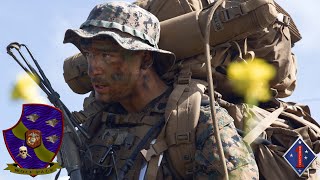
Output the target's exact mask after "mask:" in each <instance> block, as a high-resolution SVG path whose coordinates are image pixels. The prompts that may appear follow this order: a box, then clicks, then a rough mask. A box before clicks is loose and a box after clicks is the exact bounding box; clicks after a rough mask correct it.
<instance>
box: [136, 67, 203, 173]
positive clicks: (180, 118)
mask: <svg viewBox="0 0 320 180" xmlns="http://www.w3.org/2000/svg"><path fill="white" fill-rule="evenodd" d="M188 76H189V77H188ZM187 77H188V78H187ZM190 77H191V73H190V69H189V68H188V69H184V70H181V72H180V75H179V78H180V81H179V78H178V83H177V84H176V86H175V88H174V90H173V92H172V93H171V95H170V96H169V99H168V102H167V106H166V111H165V119H166V122H165V125H164V128H163V129H162V131H161V133H160V134H159V136H158V138H157V139H156V142H155V144H152V145H150V148H149V149H148V150H145V149H143V150H142V151H141V153H142V155H143V156H144V157H145V159H146V160H147V161H148V162H149V164H150V166H148V169H147V176H148V177H147V179H148V178H151V179H152V178H154V177H156V175H157V172H158V167H159V166H156V164H158V165H159V158H155V157H158V156H160V155H161V154H162V153H163V152H164V151H166V150H168V155H169V158H168V159H169V163H171V164H172V167H174V168H175V170H176V171H177V174H178V175H180V176H181V177H186V175H187V174H189V175H190V174H192V161H191V159H192V157H193V155H194V152H193V149H192V147H194V148H195V146H194V145H193V144H194V142H195V128H196V126H197V123H198V120H199V115H200V103H201V97H202V94H203V93H204V91H205V88H206V82H204V81H201V80H193V79H191V78H190ZM181 78H185V79H184V80H182V79H181ZM190 145H191V146H190ZM153 161H156V162H153ZM181 161H182V162H184V166H183V167H181ZM177 162H178V163H177Z"/></svg>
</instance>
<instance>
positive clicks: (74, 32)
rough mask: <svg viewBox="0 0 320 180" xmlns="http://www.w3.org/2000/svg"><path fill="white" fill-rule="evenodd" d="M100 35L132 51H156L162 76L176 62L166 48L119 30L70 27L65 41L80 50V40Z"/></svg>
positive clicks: (156, 67) (157, 67)
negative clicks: (160, 47)
mask: <svg viewBox="0 0 320 180" xmlns="http://www.w3.org/2000/svg"><path fill="white" fill-rule="evenodd" d="M98 36H107V37H111V38H113V39H114V40H115V41H116V42H117V43H118V44H119V45H120V46H121V47H123V48H124V49H127V50H132V51H139V50H145V51H152V52H155V53H156V54H155V57H156V58H155V59H154V64H155V69H156V71H157V73H158V74H159V75H160V76H162V75H163V74H165V73H166V72H168V71H170V69H171V68H172V67H173V65H174V63H175V59H176V57H175V55H174V54H173V53H172V52H170V51H166V50H162V49H159V48H155V47H153V46H151V45H149V44H148V43H146V42H144V41H142V40H141V39H139V38H137V37H134V36H131V35H130V34H128V33H124V32H121V31H118V30H103V31H101V29H98V28H92V29H90V31H87V30H85V29H68V30H67V31H66V33H65V37H64V41H63V43H72V44H74V45H75V46H76V47H77V48H78V49H79V50H81V49H80V40H81V39H82V38H86V39H91V38H96V37H98Z"/></svg>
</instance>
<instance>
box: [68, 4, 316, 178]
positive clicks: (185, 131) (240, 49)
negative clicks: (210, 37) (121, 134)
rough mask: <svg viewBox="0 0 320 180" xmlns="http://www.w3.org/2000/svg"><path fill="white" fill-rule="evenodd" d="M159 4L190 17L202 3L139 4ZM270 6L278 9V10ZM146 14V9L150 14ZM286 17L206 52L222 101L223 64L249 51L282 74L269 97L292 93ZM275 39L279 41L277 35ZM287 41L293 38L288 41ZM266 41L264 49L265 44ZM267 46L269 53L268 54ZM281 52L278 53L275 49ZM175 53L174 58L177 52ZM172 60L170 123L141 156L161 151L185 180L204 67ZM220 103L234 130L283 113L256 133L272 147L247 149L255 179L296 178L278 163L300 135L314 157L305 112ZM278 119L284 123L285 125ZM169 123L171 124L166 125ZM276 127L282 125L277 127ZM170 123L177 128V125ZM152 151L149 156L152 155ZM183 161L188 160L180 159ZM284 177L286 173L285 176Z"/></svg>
mask: <svg viewBox="0 0 320 180" xmlns="http://www.w3.org/2000/svg"><path fill="white" fill-rule="evenodd" d="M160 2H161V5H162V6H161V7H165V6H166V5H167V6H168V7H174V6H172V4H171V5H169V4H166V3H173V4H177V5H179V7H180V10H179V11H172V12H174V13H177V12H181V13H182V14H184V13H190V12H191V11H195V10H198V8H202V7H203V2H200V1H184V0H180V1H156V0H155V1H145V3H146V4H145V5H146V7H147V9H148V8H151V7H152V4H153V5H155V4H157V3H160ZM148 3H149V4H148ZM150 3H151V4H150ZM186 5H187V6H186ZM155 7H157V8H156V9H157V11H158V12H159V14H158V16H160V15H163V14H166V17H163V19H162V20H164V19H165V18H170V17H168V15H170V13H168V12H167V11H170V9H167V8H163V9H164V10H167V11H165V12H166V13H161V11H160V10H161V8H158V5H157V6H155ZM187 7H188V8H187ZM276 7H277V9H278V10H279V6H276ZM151 9H152V8H151ZM151 9H149V10H150V11H151V12H152V10H151ZM173 9H174V8H173ZM175 9H177V8H175ZM156 15H157V14H156ZM176 15H177V14H176ZM179 15H180V14H179ZM288 17H289V16H288V15H287V16H286V15H284V16H282V18H281V17H279V18H278V19H277V21H278V22H277V23H275V24H272V25H270V26H269V27H267V28H266V31H267V30H268V31H270V30H271V31H274V32H273V33H270V34H268V33H266V31H265V30H261V31H260V32H259V33H253V34H250V35H248V36H247V37H248V38H247V40H246V41H241V40H237V41H232V42H228V43H222V44H220V45H219V46H216V47H214V48H213V49H212V51H211V54H212V55H213V59H212V62H213V63H214V64H213V65H212V66H213V67H214V68H215V69H216V70H217V71H216V73H215V74H214V77H215V80H216V83H217V84H216V86H217V91H219V92H221V93H222V94H223V99H225V98H227V99H228V97H231V96H233V94H234V93H233V92H232V91H230V89H231V88H230V87H229V86H227V85H226V84H225V83H226V82H227V78H226V75H225V71H224V70H225V67H226V66H227V65H228V63H230V62H231V61H234V60H235V59H238V58H239V57H240V59H241V58H245V56H247V55H252V54H250V53H248V52H249V51H254V52H255V55H256V56H258V57H261V58H265V59H266V60H267V61H269V62H270V63H271V64H274V65H275V67H277V69H282V70H281V71H279V72H283V73H278V74H277V78H276V79H275V80H274V82H272V84H271V85H272V88H273V89H274V92H275V97H286V96H288V95H290V94H291V93H292V91H293V90H294V87H295V73H296V66H295V59H294V55H293V54H292V53H291V45H292V44H293V43H294V42H295V41H297V40H299V33H297V31H296V28H295V26H293V25H294V24H293V23H290V24H288ZM292 24H293V25H292ZM280 30H281V31H280ZM181 34H182V33H181ZM279 34H281V35H282V36H279ZM290 36H292V37H294V38H290ZM284 38H285V39H284ZM293 39H294V40H293ZM235 40H236V39H235ZM260 42H263V43H260ZM266 42H267V43H270V44H266ZM267 47H270V48H269V49H268V48H267ZM273 47H278V48H276V51H275V50H274V49H272V48H273ZM279 47H280V48H279ZM281 48H282V50H280V49H281ZM195 51H196V50H195ZM283 51H285V52H286V53H285V54H281V53H280V54H279V52H283ZM177 52H178V54H179V51H177ZM180 54H181V53H180ZM279 55H280V56H279ZM178 57H182V58H184V59H180V61H179V62H178V63H177V64H176V66H175V68H174V69H172V71H171V72H169V73H168V74H166V76H165V77H163V78H164V79H166V80H168V81H169V82H176V87H175V88H174V92H173V94H174V95H172V98H169V101H168V107H167V110H166V117H168V115H169V114H171V116H170V120H168V124H167V125H166V128H165V129H164V130H165V133H161V134H160V136H159V141H158V143H156V144H155V145H153V146H152V148H151V150H149V153H147V152H148V150H146V151H144V153H145V156H146V158H147V159H150V160H151V161H152V158H151V155H155V156H153V158H155V157H156V155H159V154H160V153H161V152H163V151H165V150H167V151H168V152H169V159H170V162H171V163H172V167H175V168H174V170H175V171H176V174H178V177H183V178H187V177H190V173H191V172H192V169H190V168H192V166H191V164H190V162H192V161H191V160H192V158H193V157H192V151H193V150H192V149H193V148H194V146H193V143H194V139H193V138H194V136H193V135H192V133H194V128H195V126H196V125H197V122H198V118H197V117H198V116H199V115H198V110H199V107H200V102H201V99H202V100H204V98H205V97H206V96H205V95H203V94H204V89H205V88H204V87H205V86H204V84H205V83H204V82H201V83H200V82H199V81H194V80H192V79H191V78H196V79H202V80H206V74H205V69H204V67H203V66H202V64H203V62H204V56H203V55H196V56H191V57H188V56H187V57H184V56H183V55H181V56H178ZM279 57H281V58H279ZM67 63H70V61H66V62H65V64H67ZM280 63H281V64H280ZM66 72H67V71H65V73H66ZM76 72H79V74H81V76H74V78H70V79H69V80H74V81H73V82H76V83H77V78H79V77H80V78H81V77H83V76H82V75H85V73H84V72H83V71H81V69H80V68H77V69H76ZM66 81H67V79H66ZM68 84H69V83H68ZM69 85H70V84H69ZM71 88H72V87H71ZM74 89H75V88H73V90H74ZM87 90H88V91H90V90H91V89H90V87H88V86H87ZM83 92H85V91H83ZM173 97H174V98H173ZM228 100H229V99H228ZM231 100H232V99H231ZM223 102H224V103H223ZM220 104H221V106H223V107H225V108H226V109H227V110H228V112H229V113H230V114H231V115H232V117H233V118H234V119H235V121H236V126H237V128H239V129H243V127H244V126H245V122H246V121H247V120H248V118H247V117H250V116H254V115H256V114H259V115H260V116H256V118H254V119H255V120H256V121H263V120H265V121H269V120H268V119H264V118H265V117H266V116H268V114H270V113H271V112H273V111H274V110H275V108H276V109H277V108H280V107H283V108H284V109H283V110H282V111H281V112H280V115H279V116H278V117H279V118H278V117H277V118H276V120H274V121H273V122H272V123H270V126H267V127H266V128H265V129H264V130H263V131H261V133H262V134H266V135H267V136H265V138H266V139H267V140H269V141H270V142H271V143H272V145H262V144H261V145H258V146H256V147H253V148H254V151H255V155H256V160H257V162H258V166H259V169H260V173H261V179H263V178H265V179H286V178H287V179H292V178H295V179H297V176H296V174H295V173H294V171H293V170H292V169H291V167H290V166H288V164H285V163H286V162H284V160H283V159H282V157H281V154H283V153H284V152H285V151H286V150H287V149H288V148H289V147H290V144H292V142H294V140H295V139H296V137H297V136H299V135H300V136H302V137H303V139H304V140H305V141H306V142H308V145H309V146H310V148H311V149H312V150H313V151H315V152H316V153H318V152H319V147H318V143H319V137H320V136H319V131H318V129H317V128H318V127H319V125H318V124H317V123H316V122H315V121H314V120H312V119H311V118H310V116H307V115H306V114H308V113H309V112H306V111H305V110H303V109H301V108H297V107H299V106H287V105H286V103H282V104H281V103H280V104H278V105H274V106H272V107H268V108H266V109H267V110H269V111H270V112H269V111H265V110H263V109H262V108H259V107H254V108H252V107H249V106H248V105H246V104H232V103H228V102H225V101H222V100H221V101H220ZM190 105H192V106H190ZM180 107H183V108H180ZM240 107H242V108H240ZM289 107H293V109H294V108H296V110H290V108H289ZM234 110H236V113H234V112H233V111H234ZM279 111H280V110H279ZM279 111H277V112H279ZM171 112H175V113H177V112H179V114H174V113H171ZM261 112H263V113H261ZM172 114H173V115H172ZM295 114H296V115H295ZM297 115H298V116H297ZM177 117H179V118H177ZM182 117H183V118H182ZM301 117H303V119H301ZM282 118H284V119H285V120H284V121H285V123H284V121H283V119H282ZM170 122H173V123H172V124H171V123H170ZM279 122H280V124H281V123H282V124H281V125H279ZM308 122H309V123H308ZM173 124H179V126H176V125H173ZM292 124H294V128H293V127H292ZM278 126H279V127H278ZM277 128H278V129H277ZM243 130H244V129H243ZM258 135H260V134H258ZM256 136H257V135H256ZM251 139H252V138H251ZM161 140H162V141H161ZM280 147H281V148H280ZM152 149H153V150H154V152H152ZM266 156H267V157H269V158H271V160H270V159H265V158H263V157H266ZM185 157H189V158H187V159H185ZM179 161H183V162H184V163H183V166H181V163H177V162H179ZM151 164H152V163H151ZM316 164H317V162H314V163H313V165H312V166H311V167H310V168H309V170H308V172H309V174H307V176H310V178H312V177H315V172H314V169H315V168H316ZM270 167H279V168H278V169H279V171H277V172H275V173H274V174H271V173H268V171H270ZM284 172H287V173H288V174H286V173H284ZM150 173H151V175H152V174H153V175H154V173H156V169H151V170H150ZM304 177H306V176H304Z"/></svg>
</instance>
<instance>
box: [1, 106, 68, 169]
mask: <svg viewBox="0 0 320 180" xmlns="http://www.w3.org/2000/svg"><path fill="white" fill-rule="evenodd" d="M62 135H63V116H62V112H61V111H60V110H59V109H57V108H55V107H52V106H49V105H45V104H23V108H22V114H21V117H20V119H19V121H18V122H17V123H16V125H14V126H13V127H11V128H9V129H7V130H4V131H3V137H4V140H5V143H6V146H7V149H8V151H9V153H10V155H11V157H12V159H13V160H14V161H15V163H17V164H18V165H19V167H21V168H25V169H42V168H46V167H48V165H49V163H50V162H52V160H53V159H54V157H55V156H56V154H57V153H58V151H59V149H60V146H61V141H62Z"/></svg>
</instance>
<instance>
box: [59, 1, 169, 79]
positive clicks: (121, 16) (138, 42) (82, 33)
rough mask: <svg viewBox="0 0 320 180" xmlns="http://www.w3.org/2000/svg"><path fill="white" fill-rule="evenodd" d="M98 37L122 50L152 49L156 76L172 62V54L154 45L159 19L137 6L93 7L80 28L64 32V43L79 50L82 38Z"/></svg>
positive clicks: (107, 5) (112, 5)
mask: <svg viewBox="0 0 320 180" xmlns="http://www.w3.org/2000/svg"><path fill="white" fill-rule="evenodd" d="M101 36H107V37H112V38H113V39H114V40H115V41H116V42H117V43H118V44H119V45H120V46H121V47H123V48H124V49H128V50H147V51H152V52H155V55H156V56H155V57H156V58H155V59H156V60H155V67H156V70H157V72H158V73H159V74H160V75H162V74H164V73H165V72H167V71H168V70H169V69H170V68H171V67H172V65H173V64H174V61H175V55H174V54H173V53H172V52H169V51H165V50H162V49H159V48H158V46H157V44H158V42H159V38H160V23H159V20H158V19H157V17H155V16H154V15H153V14H151V13H150V12H148V11H146V10H144V9H142V8H140V7H139V6H137V5H134V4H129V3H126V2H108V3H105V4H100V5H97V6H95V7H94V9H93V10H92V11H91V13H90V14H89V17H88V18H87V20H86V21H85V22H84V23H83V24H82V25H81V27H80V29H68V30H67V31H66V33H65V37H64V43H73V44H74V45H75V46H77V47H78V48H79V49H80V44H81V40H83V39H84V38H86V39H90V38H97V37H101ZM80 51H81V49H80Z"/></svg>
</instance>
